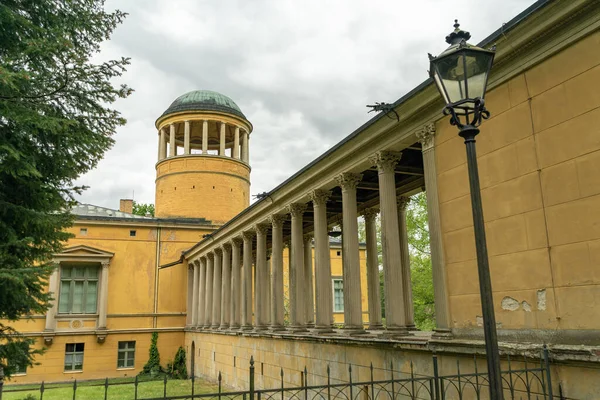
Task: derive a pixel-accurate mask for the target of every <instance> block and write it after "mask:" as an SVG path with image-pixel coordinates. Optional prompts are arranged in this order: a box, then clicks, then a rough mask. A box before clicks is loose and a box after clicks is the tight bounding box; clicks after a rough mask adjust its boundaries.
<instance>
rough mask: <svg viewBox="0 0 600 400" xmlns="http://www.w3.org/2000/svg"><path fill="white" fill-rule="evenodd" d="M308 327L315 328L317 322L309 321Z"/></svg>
mask: <svg viewBox="0 0 600 400" xmlns="http://www.w3.org/2000/svg"><path fill="white" fill-rule="evenodd" d="M306 327H307V328H308V329H312V328H314V327H315V323H314V322H309V323H308V324H306Z"/></svg>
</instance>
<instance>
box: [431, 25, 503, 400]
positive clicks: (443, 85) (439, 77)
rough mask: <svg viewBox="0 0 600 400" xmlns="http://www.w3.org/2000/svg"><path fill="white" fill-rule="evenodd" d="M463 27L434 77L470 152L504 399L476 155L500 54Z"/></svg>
mask: <svg viewBox="0 0 600 400" xmlns="http://www.w3.org/2000/svg"><path fill="white" fill-rule="evenodd" d="M459 27H460V25H459V24H458V21H457V20H455V24H454V28H455V29H454V31H453V32H452V33H450V34H449V35H448V36H446V42H447V43H448V44H450V47H448V48H447V49H446V50H444V52H442V54H440V55H439V56H437V57H433V56H432V55H431V54H430V55H429V60H430V62H431V66H430V71H429V74H430V75H431V77H432V78H433V79H434V81H435V83H436V85H437V87H438V90H439V91H440V93H441V94H442V97H443V98H444V100H445V101H446V107H444V110H443V113H444V115H450V123H451V124H452V125H455V126H457V127H458V128H459V133H458V134H459V135H460V136H461V137H462V138H464V140H465V145H466V147H467V166H468V169H469V186H470V188H471V207H472V209H473V226H474V230H475V247H476V249H477V270H478V272H479V290H480V292H481V309H482V314H483V331H484V334H485V350H486V355H487V357H486V358H487V366H488V377H489V384H490V399H492V400H502V399H503V398H504V396H503V390H502V377H501V375H500V354H499V352H498V337H497V335H496V317H495V315H494V302H493V296H492V282H491V279H490V266H489V263H488V254H487V244H486V240H485V227H484V224H483V208H482V206H481V189H480V187H479V172H478V170H477V154H476V152H475V136H477V134H478V133H479V128H478V126H479V125H481V122H482V120H483V119H487V118H489V116H490V113H489V112H488V111H487V110H486V109H485V106H484V101H483V98H484V96H485V90H486V86H487V80H488V75H489V73H490V69H491V68H492V61H493V60H494V54H495V53H494V50H495V49H494V48H492V49H491V50H486V49H482V48H481V47H477V46H473V45H470V44H468V43H467V40H469V39H470V38H471V35H470V34H469V32H465V31H463V30H462V29H460V28H459Z"/></svg>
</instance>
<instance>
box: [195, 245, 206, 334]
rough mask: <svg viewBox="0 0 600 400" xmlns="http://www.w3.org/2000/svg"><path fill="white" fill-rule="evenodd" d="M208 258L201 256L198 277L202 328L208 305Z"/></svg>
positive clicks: (199, 322)
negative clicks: (206, 304) (206, 303)
mask: <svg viewBox="0 0 600 400" xmlns="http://www.w3.org/2000/svg"><path fill="white" fill-rule="evenodd" d="M205 282H206V258H205V257H202V258H200V278H199V279H198V324H197V327H198V328H201V327H202V326H203V325H204V321H205V320H206V318H205V316H204V315H205V311H206V310H205V309H206V306H205V305H204V303H205V302H206V283H205Z"/></svg>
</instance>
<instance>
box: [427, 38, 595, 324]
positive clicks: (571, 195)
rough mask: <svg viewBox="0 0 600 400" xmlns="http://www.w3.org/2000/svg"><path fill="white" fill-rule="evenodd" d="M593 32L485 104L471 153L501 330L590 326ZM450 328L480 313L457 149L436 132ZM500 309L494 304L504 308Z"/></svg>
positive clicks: (447, 129) (449, 129) (452, 136)
mask: <svg viewBox="0 0 600 400" xmlns="http://www.w3.org/2000/svg"><path fill="white" fill-rule="evenodd" d="M599 46H600V33H598V32H596V33H594V34H592V35H590V36H588V37H586V38H584V39H583V40H581V41H580V42H578V43H576V44H575V45H573V46H571V47H569V48H567V49H566V50H564V51H562V52H560V53H558V54H556V55H555V56H553V57H551V58H549V59H548V60H546V61H544V62H543V63H541V64H539V65H537V66H535V67H533V68H531V69H530V70H528V71H526V72H524V73H522V74H520V75H518V76H516V77H514V78H513V79H511V80H510V81H509V82H507V83H505V84H503V85H501V86H499V87H497V88H495V89H494V90H492V91H491V92H490V93H489V94H488V95H487V96H486V106H487V108H488V109H489V110H490V112H491V113H492V118H490V119H489V120H488V121H485V122H484V123H483V124H482V126H481V134H480V135H479V136H478V137H477V152H478V162H479V170H480V179H481V187H482V197H483V208H484V215H485V223H486V234H487V240H488V250H489V260H490V269H491V275H492V285H493V290H494V305H495V309H496V319H497V322H498V323H499V326H500V327H501V328H508V329H517V328H519V329H528V328H529V329H599V328H600V308H599V307H590V305H591V304H598V303H599V302H600V273H599V272H598V271H600V269H599V268H598V260H599V259H600V228H599V225H598V223H597V221H598V220H600V178H599V177H598V176H599V175H598V172H597V171H598V170H600V151H599V150H600V123H599V122H600V94H599V91H598V90H597V88H598V87H599V85H600V52H598V51H596V49H597V48H598V47H599ZM436 129H437V131H438V135H437V138H436V147H435V152H436V165H437V174H438V189H439V199H440V213H441V223H442V231H443V239H444V249H445V259H446V265H447V282H448V288H449V293H448V294H449V301H450V309H451V318H452V324H453V326H454V327H455V328H469V327H476V326H478V325H479V323H480V322H479V321H478V318H477V317H478V316H480V315H481V305H480V300H479V285H478V280H477V269H476V260H475V247H474V236H473V227H472V217H471V209H470V197H469V185H468V175H467V167H466V159H465V149H464V144H463V141H462V139H461V138H460V137H458V135H457V131H456V128H455V127H453V126H450V124H449V123H448V121H447V120H446V119H444V120H440V121H438V123H437V124H436ZM503 301H504V304H503Z"/></svg>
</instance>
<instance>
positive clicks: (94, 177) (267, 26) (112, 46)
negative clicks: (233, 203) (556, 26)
mask: <svg viewBox="0 0 600 400" xmlns="http://www.w3.org/2000/svg"><path fill="white" fill-rule="evenodd" d="M533 3H534V1H533V0H502V1H500V0H463V1H447V0H420V1H401V0H395V1H393V0H378V1H374V0H371V1H366V0H344V1H342V0H320V1H317V0H296V1H292V0H251V1H250V0H245V1H235V0H210V1H206V0H108V1H107V4H106V7H107V9H114V8H117V7H118V8H119V9H121V10H122V11H125V12H127V13H129V16H128V17H127V19H126V20H125V22H124V23H123V24H122V25H121V26H119V27H118V28H117V30H116V31H115V33H114V35H113V37H112V40H110V41H109V42H107V43H105V45H104V47H103V48H104V50H103V52H102V54H101V55H100V57H101V58H117V57H121V56H127V57H131V66H130V68H129V69H128V72H127V73H126V74H125V76H124V81H125V82H126V83H127V84H128V85H129V86H131V87H132V88H134V89H135V92H134V93H133V94H132V95H131V96H130V97H129V98H127V99H124V100H120V101H119V102H117V103H116V104H115V107H116V108H117V109H119V110H120V111H121V112H122V114H123V115H124V116H125V118H127V121H128V123H127V125H126V126H124V127H121V128H120V129H119V130H118V132H117V134H116V136H115V139H116V144H115V146H114V147H113V148H112V149H111V150H110V151H109V152H108V153H107V154H106V156H105V159H104V160H103V161H102V162H101V163H100V164H99V166H98V168H97V169H95V170H94V171H92V172H90V173H88V174H87V175H85V176H83V177H82V178H81V179H80V181H79V183H82V184H85V185H88V186H90V189H88V190H87V191H86V192H85V194H84V195H83V196H81V197H80V201H81V202H84V203H92V204H96V205H101V206H105V207H110V208H118V205H119V199H120V198H128V197H131V196H134V198H135V200H136V201H138V202H144V203H154V178H155V169H154V165H155V163H156V155H157V143H158V140H157V132H156V129H155V127H154V121H155V120H156V118H157V117H158V116H160V115H161V114H162V112H163V111H164V110H165V109H166V108H167V107H168V106H169V105H170V104H171V102H172V101H173V100H175V98H177V97H178V96H180V95H181V94H183V93H186V92H188V91H191V90H195V89H208V90H214V91H217V92H220V93H223V94H225V95H227V96H229V97H231V98H232V99H233V100H234V101H235V102H236V103H237V104H238V106H239V107H240V108H241V109H242V111H243V112H244V114H245V115H246V117H247V118H248V119H249V120H250V121H251V122H252V124H253V125H254V131H253V133H252V135H251V140H250V146H251V149H250V156H251V160H250V162H251V165H252V177H251V180H252V189H251V193H252V194H256V193H260V192H264V191H269V190H271V189H272V188H274V187H275V186H277V185H278V184H279V183H281V182H282V181H283V180H285V179H286V178H288V177H289V176H290V175H292V174H293V173H294V172H296V171H297V170H298V169H300V168H302V167H303V166H304V165H306V164H308V163H309V162H310V161H312V160H313V159H315V158H316V157H318V156H319V155H320V154H321V153H323V152H324V151H325V150H326V149H328V148H330V147H332V146H333V145H334V144H335V143H337V142H338V141H340V140H341V139H342V138H344V137H345V136H347V135H348V134H350V133H351V132H352V131H353V130H354V129H356V128H357V127H358V126H360V125H361V124H362V123H364V122H366V121H367V120H368V119H370V118H371V117H372V116H373V114H367V111H368V109H367V108H366V107H365V105H366V104H372V103H373V102H375V101H385V102H389V103H391V102H394V101H395V100H397V99H398V98H400V97H401V96H402V95H404V94H405V93H406V92H408V91H409V90H411V89H412V88H414V87H415V86H417V85H418V84H419V83H421V82H422V81H423V80H425V79H426V78H427V68H428V61H427V53H428V52H430V53H433V54H437V53H440V52H441V51H442V50H443V49H444V48H446V46H447V44H446V43H445V42H444V38H445V36H446V35H447V34H448V33H449V32H450V31H451V30H452V29H453V28H452V24H453V20H454V19H455V18H458V19H459V21H460V23H461V27H462V28H463V29H466V30H468V31H470V32H471V35H472V39H471V41H470V42H472V43H477V42H479V41H480V40H482V39H483V38H485V37H487V36H488V35H489V34H491V33H492V32H494V31H495V30H496V29H498V28H499V27H500V26H501V25H502V23H504V22H508V21H509V20H510V19H512V18H513V17H514V16H516V15H517V14H518V13H520V12H521V11H523V10H524V9H525V8H527V7H528V6H529V5H531V4H533Z"/></svg>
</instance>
